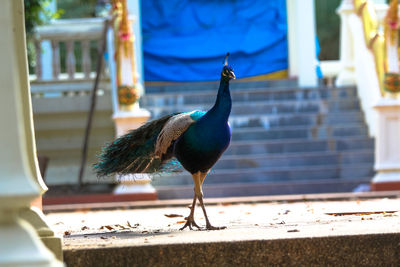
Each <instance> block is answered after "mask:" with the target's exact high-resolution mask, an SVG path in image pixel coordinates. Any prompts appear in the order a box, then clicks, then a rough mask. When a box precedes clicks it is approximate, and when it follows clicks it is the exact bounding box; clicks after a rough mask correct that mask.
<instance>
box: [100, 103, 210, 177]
mask: <svg viewBox="0 0 400 267" xmlns="http://www.w3.org/2000/svg"><path fill="white" fill-rule="evenodd" d="M204 114H205V112H202V111H193V112H188V113H174V114H170V115H166V116H164V117H162V118H159V119H157V120H153V121H150V122H148V123H146V124H144V125H143V126H141V127H139V128H137V129H135V130H132V131H130V132H129V133H127V134H125V135H123V136H121V137H119V138H118V139H116V140H115V141H114V142H112V143H110V144H107V145H106V146H105V147H104V148H103V151H102V153H101V154H100V156H99V161H98V163H96V164H95V165H94V169H95V172H96V173H97V176H107V175H111V174H130V173H154V172H171V171H174V170H176V169H177V168H179V167H180V166H181V165H180V163H179V161H177V160H171V158H172V157H173V151H172V150H173V144H174V141H175V140H176V139H177V138H179V136H180V135H181V134H182V133H184V132H185V131H186V130H187V128H188V127H189V126H190V125H191V124H192V123H194V122H195V121H197V120H198V119H199V118H201V117H202V116H203V115H204Z"/></svg>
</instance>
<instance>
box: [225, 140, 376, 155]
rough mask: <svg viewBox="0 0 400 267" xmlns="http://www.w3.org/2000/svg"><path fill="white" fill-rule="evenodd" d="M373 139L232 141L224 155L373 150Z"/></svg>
mask: <svg viewBox="0 0 400 267" xmlns="http://www.w3.org/2000/svg"><path fill="white" fill-rule="evenodd" d="M374 145H375V144H374V139H372V138H368V137H365V136H355V137H340V138H332V139H320V140H304V139H293V140H279V139H278V140H259V141H254V140H250V141H236V142H235V141H232V142H231V144H230V145H229V148H228V149H227V150H226V151H225V153H224V156H225V155H258V154H290V153H307V152H318V151H319V152H325V151H352V150H370V151H373V150H374Z"/></svg>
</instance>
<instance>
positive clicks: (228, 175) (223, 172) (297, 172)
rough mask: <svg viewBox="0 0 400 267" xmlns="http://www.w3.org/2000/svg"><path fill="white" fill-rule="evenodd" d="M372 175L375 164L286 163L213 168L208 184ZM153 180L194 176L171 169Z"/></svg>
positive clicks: (157, 182) (160, 182) (186, 181)
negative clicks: (169, 172)
mask: <svg viewBox="0 0 400 267" xmlns="http://www.w3.org/2000/svg"><path fill="white" fill-rule="evenodd" d="M372 175H373V168H372V164H370V163H369V164H348V165H346V166H345V168H342V166H338V165H337V164H336V165H317V166H286V167H279V168H257V169H255V168H246V169H217V170H211V172H210V173H209V175H208V176H207V178H206V180H205V184H221V183H239V182H240V183H253V182H278V181H279V182H289V181H300V180H319V179H349V180H352V179H359V178H363V177H367V176H372ZM152 184H153V185H154V186H156V187H157V186H161V185H181V184H182V185H184V184H187V185H191V184H193V180H192V177H191V175H190V174H188V173H187V172H182V173H171V174H166V175H163V177H160V178H158V177H157V176H154V178H153V182H152Z"/></svg>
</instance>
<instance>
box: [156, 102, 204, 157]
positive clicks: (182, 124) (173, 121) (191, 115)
mask: <svg viewBox="0 0 400 267" xmlns="http://www.w3.org/2000/svg"><path fill="white" fill-rule="evenodd" d="M204 114H206V112H205V111H199V110H195V111H192V112H186V113H180V114H177V115H175V116H173V117H172V118H170V119H169V120H168V121H167V123H166V124H165V125H164V127H163V128H162V130H161V132H160V134H159V135H158V138H157V142H156V148H155V155H156V156H157V157H159V158H164V155H167V154H171V153H168V152H169V151H171V147H172V145H173V143H174V141H175V140H176V139H178V138H179V137H180V136H181V135H182V134H183V133H184V132H185V131H186V130H187V129H188V128H189V126H190V125H192V124H193V123H194V122H196V121H197V120H198V119H200V118H201V117H202V116H203V115H204ZM171 155H172V154H171Z"/></svg>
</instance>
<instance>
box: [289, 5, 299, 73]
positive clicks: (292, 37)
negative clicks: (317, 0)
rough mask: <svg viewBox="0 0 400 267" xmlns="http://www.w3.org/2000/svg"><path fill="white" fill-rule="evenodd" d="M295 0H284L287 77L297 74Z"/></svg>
mask: <svg viewBox="0 0 400 267" xmlns="http://www.w3.org/2000/svg"><path fill="white" fill-rule="evenodd" d="M295 8H296V5H295V1H293V0H286V18H287V25H288V32H287V39H288V58H289V77H290V78H295V77H297V76H298V74H299V73H298V66H297V51H296V46H297V38H296V30H297V29H296V20H295V14H296V12H295Z"/></svg>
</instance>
